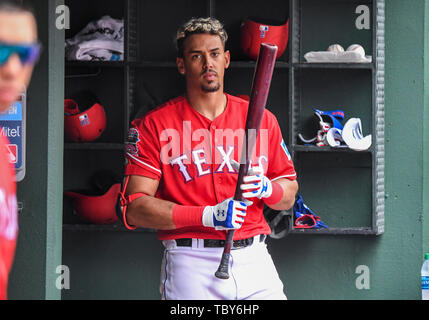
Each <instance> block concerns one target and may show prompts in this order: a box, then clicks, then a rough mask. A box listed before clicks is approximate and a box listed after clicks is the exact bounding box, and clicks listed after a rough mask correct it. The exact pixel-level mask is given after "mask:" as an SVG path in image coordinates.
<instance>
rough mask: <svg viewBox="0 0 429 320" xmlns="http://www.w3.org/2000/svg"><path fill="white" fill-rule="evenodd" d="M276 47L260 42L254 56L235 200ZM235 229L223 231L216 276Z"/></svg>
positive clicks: (224, 269) (222, 272)
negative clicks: (221, 249) (254, 61)
mask: <svg viewBox="0 0 429 320" xmlns="http://www.w3.org/2000/svg"><path fill="white" fill-rule="evenodd" d="M277 50H278V48H277V46H275V45H273V44H268V43H262V44H261V46H260V49H259V55H258V58H257V60H256V66H255V71H254V74H253V80H252V89H251V92H250V99H249V109H248V111H247V118H246V127H245V136H244V142H243V148H242V155H241V159H240V169H239V171H238V180H237V185H236V188H235V195H234V200H237V201H243V197H242V194H243V191H242V190H241V189H240V185H241V184H242V183H243V178H244V177H245V176H246V175H247V172H248V170H249V164H250V161H251V159H252V157H253V152H254V149H255V145H256V139H257V137H258V134H259V127H260V125H261V120H262V116H263V114H264V110H265V104H266V103H267V98H268V92H269V90H270V85H271V78H272V76H273V71H274V65H275V62H276V55H277ZM250 131H252V132H250ZM243 160H245V161H244V163H243ZM234 232H235V230H228V232H227V234H226V241H225V245H224V248H223V253H222V258H221V261H220V264H219V268H218V269H217V271H216V273H215V276H216V277H217V278H219V279H228V278H229V271H228V269H229V258H230V255H231V247H232V244H233V238H234Z"/></svg>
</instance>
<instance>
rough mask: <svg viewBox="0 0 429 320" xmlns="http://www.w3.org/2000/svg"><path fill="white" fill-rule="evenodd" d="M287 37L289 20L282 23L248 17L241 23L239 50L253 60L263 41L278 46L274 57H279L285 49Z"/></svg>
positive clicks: (256, 56)
mask: <svg viewBox="0 0 429 320" xmlns="http://www.w3.org/2000/svg"><path fill="white" fill-rule="evenodd" d="M265 22H266V23H265ZM288 39H289V20H287V21H286V23H283V22H275V21H263V20H260V19H257V18H248V19H246V20H245V21H243V23H242V24H241V38H240V46H241V50H242V51H243V53H244V54H245V55H247V56H248V57H249V58H251V59H253V60H256V59H257V58H258V55H259V48H260V46H261V43H264V42H265V43H270V44H275V45H276V46H277V47H278V51H277V56H276V58H278V57H280V56H281V55H282V54H283V53H284V51H285V50H286V47H287V42H288Z"/></svg>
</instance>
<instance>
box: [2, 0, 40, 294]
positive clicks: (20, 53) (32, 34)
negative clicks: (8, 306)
mask: <svg viewBox="0 0 429 320" xmlns="http://www.w3.org/2000/svg"><path fill="white" fill-rule="evenodd" d="M39 53H40V45H39V43H38V41H37V25H36V19H35V17H34V14H33V13H32V11H31V10H30V9H29V8H27V7H24V6H23V5H22V2H21V1H12V0H0V114H3V113H6V112H7V111H8V109H9V108H10V107H11V106H12V104H13V103H14V102H15V101H16V99H17V98H18V97H19V95H20V94H21V92H22V91H23V90H24V88H26V87H27V85H28V84H29V82H30V79H31V75H32V73H33V68H34V64H35V63H36V61H37V59H38V57H39ZM0 130H1V128H0ZM8 143H9V141H8V138H7V137H5V136H4V135H3V131H0V300H6V299H7V284H8V278H9V272H10V269H11V267H12V264H13V259H14V255H15V247H16V239H17V235H18V217H17V214H18V212H17V202H16V183H15V169H14V167H13V165H12V164H11V163H10V162H9V158H8V152H7V149H6V148H7V144H8Z"/></svg>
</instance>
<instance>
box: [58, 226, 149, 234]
mask: <svg viewBox="0 0 429 320" xmlns="http://www.w3.org/2000/svg"><path fill="white" fill-rule="evenodd" d="M63 230H64V231H75V232H80V231H114V232H142V233H156V232H157V230H155V229H148V228H137V229H135V230H128V229H127V228H126V227H125V226H124V225H122V224H63Z"/></svg>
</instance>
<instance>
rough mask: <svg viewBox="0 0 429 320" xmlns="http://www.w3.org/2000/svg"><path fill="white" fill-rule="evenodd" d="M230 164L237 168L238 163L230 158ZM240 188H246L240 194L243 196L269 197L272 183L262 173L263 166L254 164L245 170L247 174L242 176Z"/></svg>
mask: <svg viewBox="0 0 429 320" xmlns="http://www.w3.org/2000/svg"><path fill="white" fill-rule="evenodd" d="M231 164H232V166H233V167H234V168H235V169H236V170H238V169H239V168H240V164H239V163H238V162H237V161H235V160H234V159H232V160H231ZM240 189H241V190H246V191H247V192H244V193H243V194H242V196H243V198H246V199H248V198H254V197H256V198H258V199H263V198H269V197H270V196H271V194H272V193H273V185H272V184H271V181H270V179H268V178H267V177H266V176H265V175H264V168H263V167H261V166H256V167H252V168H249V170H248V171H247V176H245V177H244V178H243V184H242V185H241V186H240Z"/></svg>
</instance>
